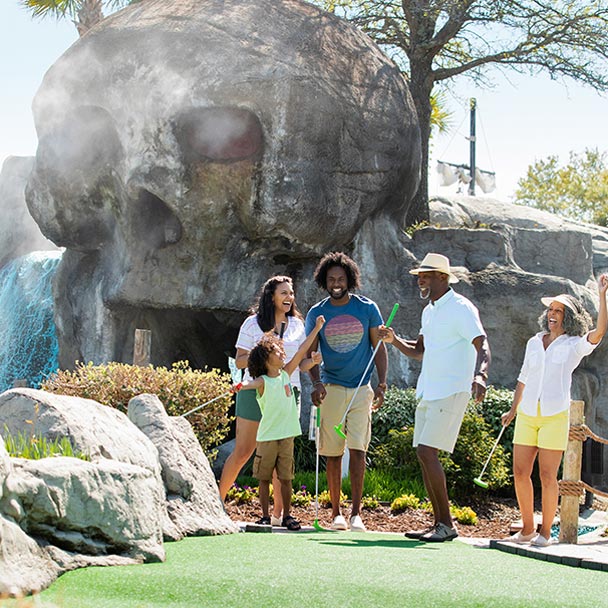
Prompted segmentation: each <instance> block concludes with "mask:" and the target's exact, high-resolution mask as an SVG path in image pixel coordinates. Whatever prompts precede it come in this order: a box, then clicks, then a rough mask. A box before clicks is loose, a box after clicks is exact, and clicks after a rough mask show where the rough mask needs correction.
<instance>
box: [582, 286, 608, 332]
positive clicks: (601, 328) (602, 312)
mask: <svg viewBox="0 0 608 608" xmlns="http://www.w3.org/2000/svg"><path fill="white" fill-rule="evenodd" d="M597 290H598V292H599V296H600V307H599V311H598V313H597V324H596V327H595V328H594V329H592V330H591V331H590V332H589V333H588V334H587V340H589V342H591V344H599V343H600V342H601V341H602V338H603V337H604V335H605V333H606V325H607V323H608V314H607V313H606V291H607V290H608V275H607V274H602V275H600V277H599V278H598V280H597Z"/></svg>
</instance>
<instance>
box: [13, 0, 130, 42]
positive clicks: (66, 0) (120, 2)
mask: <svg viewBox="0 0 608 608" xmlns="http://www.w3.org/2000/svg"><path fill="white" fill-rule="evenodd" d="M19 1H20V3H21V4H22V5H23V6H24V7H25V8H26V9H27V10H29V11H30V12H31V13H32V15H33V16H34V17H49V16H52V17H56V18H57V19H63V18H65V17H69V18H70V19H71V20H72V23H73V24H74V25H75V26H76V29H77V30H78V34H79V35H80V36H84V35H85V34H86V33H87V32H88V31H89V30H90V29H91V28H92V27H93V26H94V25H97V24H98V23H99V22H100V21H102V20H103V18H104V14H103V10H102V9H103V8H104V7H106V8H108V9H110V10H116V9H118V8H122V7H123V6H127V4H132V3H133V2H137V1H138V0H19Z"/></svg>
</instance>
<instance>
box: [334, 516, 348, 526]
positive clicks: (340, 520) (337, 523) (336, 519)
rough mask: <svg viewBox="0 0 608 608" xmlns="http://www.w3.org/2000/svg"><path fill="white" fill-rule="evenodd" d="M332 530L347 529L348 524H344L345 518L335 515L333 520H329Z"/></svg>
mask: <svg viewBox="0 0 608 608" xmlns="http://www.w3.org/2000/svg"><path fill="white" fill-rule="evenodd" d="M331 529H332V530H348V526H347V525H346V520H345V519H344V517H342V515H336V516H335V517H334V520H333V521H332V522H331Z"/></svg>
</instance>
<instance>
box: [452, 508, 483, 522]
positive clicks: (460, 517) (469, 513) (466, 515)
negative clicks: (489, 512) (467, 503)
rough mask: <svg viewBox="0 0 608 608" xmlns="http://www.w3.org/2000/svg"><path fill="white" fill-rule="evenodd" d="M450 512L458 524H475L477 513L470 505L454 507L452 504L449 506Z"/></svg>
mask: <svg viewBox="0 0 608 608" xmlns="http://www.w3.org/2000/svg"><path fill="white" fill-rule="evenodd" d="M450 513H451V514H452V517H453V518H454V519H455V520H456V521H457V522H458V523H459V524H464V525H465V526H476V525H477V522H478V519H477V513H475V511H473V509H471V507H456V506H455V505H452V506H451V507H450Z"/></svg>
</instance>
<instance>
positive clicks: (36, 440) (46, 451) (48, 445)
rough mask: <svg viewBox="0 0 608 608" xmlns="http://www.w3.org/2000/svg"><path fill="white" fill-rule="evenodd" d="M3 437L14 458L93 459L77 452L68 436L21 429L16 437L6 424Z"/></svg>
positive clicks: (7, 449)
mask: <svg viewBox="0 0 608 608" xmlns="http://www.w3.org/2000/svg"><path fill="white" fill-rule="evenodd" d="M2 437H3V439H4V446H5V447H6V451H7V452H8V455H9V456H12V457H13V458H27V459H28V460H40V459H41V458H50V457H53V456H67V457H71V458H79V459H80V460H90V459H91V458H90V457H89V455H88V454H84V453H82V452H75V451H74V448H73V446H72V444H71V443H70V440H69V439H68V438H67V437H57V438H56V439H48V438H47V437H43V436H40V437H39V436H36V435H27V434H26V433H23V432H21V431H20V432H19V433H17V436H16V437H15V436H14V435H12V434H11V433H10V431H9V430H8V427H7V426H6V425H4V432H3V433H2Z"/></svg>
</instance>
